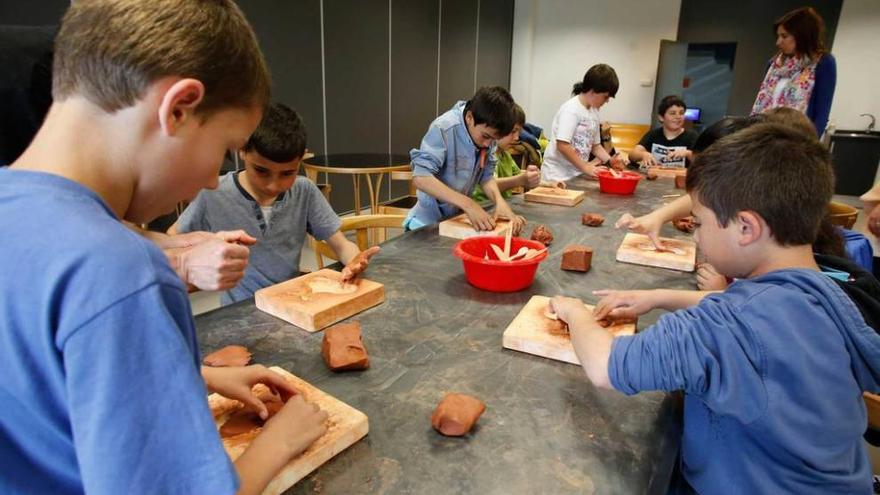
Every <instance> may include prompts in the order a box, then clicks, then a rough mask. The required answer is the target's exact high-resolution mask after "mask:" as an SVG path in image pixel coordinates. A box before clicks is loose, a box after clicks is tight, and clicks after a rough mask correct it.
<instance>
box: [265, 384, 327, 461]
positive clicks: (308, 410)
mask: <svg viewBox="0 0 880 495" xmlns="http://www.w3.org/2000/svg"><path fill="white" fill-rule="evenodd" d="M326 422H327V412H326V411H322V410H321V409H320V408H319V407H318V406H317V404H309V403H308V402H306V401H305V400H304V399H303V397H302V396H301V395H297V396H295V397H293V398H291V399H290V400H288V401H287V403H286V404H284V407H282V408H281V410H280V411H278V412H277V413H276V414H275V415H274V416H272V419H270V420H269V421H267V422H266V425H265V426H264V427H263V431H261V432H260V434H259V435H258V438H260V437H262V438H261V440H264V439H265V440H269V441H272V442H281V444H282V446H283V448H284V451H285V452H286V453H287V455H288V459H289V458H292V457H295V456H297V455H299V454H300V453H302V452H303V451H304V450H306V449H307V448H309V445H311V444H313V443H314V442H315V440H317V439H319V438H321V436H322V435H324V433H326V432H327V425H326Z"/></svg>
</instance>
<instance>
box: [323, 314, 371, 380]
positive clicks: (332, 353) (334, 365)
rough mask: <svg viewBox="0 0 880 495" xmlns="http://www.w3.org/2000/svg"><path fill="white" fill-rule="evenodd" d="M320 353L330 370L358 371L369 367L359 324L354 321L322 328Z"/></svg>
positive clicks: (368, 359)
mask: <svg viewBox="0 0 880 495" xmlns="http://www.w3.org/2000/svg"><path fill="white" fill-rule="evenodd" d="M321 354H322V355H323V356H324V363H326V364H327V367H328V368H330V370H331V371H358V370H365V369H367V368H369V367H370V358H369V357H368V356H367V348H366V347H364V339H363V338H362V337H361V324H360V323H359V322H356V321H353V322H351V323H340V324H338V325H333V326H332V327H330V328H328V329H327V330H324V341H323V343H322V344H321Z"/></svg>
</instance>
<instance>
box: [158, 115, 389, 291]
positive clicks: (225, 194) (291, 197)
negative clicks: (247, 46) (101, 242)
mask: <svg viewBox="0 0 880 495" xmlns="http://www.w3.org/2000/svg"><path fill="white" fill-rule="evenodd" d="M305 150H306V128H305V124H303V121H302V119H300V117H299V115H298V114H297V113H296V112H295V111H294V110H292V109H291V108H289V107H287V106H285V105H283V104H281V103H273V104H272V105H269V107H268V108H267V109H266V113H265V115H263V119H262V121H261V122H260V125H259V126H258V127H257V130H256V131H254V133H253V134H252V135H251V137H250V138H249V139H248V142H247V144H245V145H244V147H243V148H242V149H240V150H239V151H238V156H239V158H240V159H241V161H242V162H243V163H244V171H241V172H230V173H228V174H226V175H225V176H223V178H222V179H221V180H220V186H219V187H218V188H217V189H214V190H210V191H209V190H204V191H202V192H200V193H199V195H198V196H197V197H196V199H195V201H193V202H192V203H190V205H189V206H188V207H187V208H186V210H185V211H184V212H183V214H182V215H181V216H180V218H179V219H178V220H177V222H175V224H174V225H172V226H171V228H170V229H168V233H169V234H177V233H179V232H193V231H202V230H203V231H209V232H217V231H227V230H236V229H241V230H244V231H245V232H246V233H247V234H248V235H250V236H252V237H253V238H254V239H256V243H255V244H254V245H253V246H251V248H250V256H249V259H248V264H247V268H246V269H245V273H244V277H243V278H242V280H241V281H240V282H239V283H238V284H236V285H235V287H232V288H231V289H229V290H228V291H226V292H224V293H223V295H222V296H221V301H220V302H221V303H222V304H230V303H233V302H237V301H241V300H243V299H247V298H250V297H253V295H254V292H256V291H257V290H259V289H262V288H263V287H268V286H270V285H274V284H277V283H279V282H283V281H285V280H288V279H290V278H293V277H296V276H298V275H299V273H300V272H299V261H300V254H301V253H302V247H303V244H304V243H305V241H306V234H311V235H312V236H313V237H314V238H315V239H317V240H319V241H325V240H326V241H327V244H329V245H330V247H331V248H332V249H333V251H334V252H335V253H336V256H337V258H339V259H340V260H341V261H342V262H343V263H345V264H346V266H345V268H343V270H342V275H343V279H344V280H348V279H350V278H353V277H355V276H357V275H358V274H359V273H361V272H363V271H364V270H365V269H366V268H367V265H368V264H369V261H370V258H371V257H372V256H373V255H374V254H376V253H377V252H378V251H379V247H378V246H374V247H371V248H370V249H367V250H365V251H363V252H361V251H360V249H358V246H357V244H355V243H353V242H351V241H349V240H348V239H347V238H346V237H345V234H343V233H342V232H340V230H339V227H340V225H341V221H340V220H339V217H338V216H337V215H336V213H334V212H333V208H331V207H330V204H329V203H327V200H326V199H325V198H324V195H323V194H321V192H320V191H319V190H318V188H317V186H315V184H314V183H313V182H312V181H310V180H309V179H307V178H305V177H300V176H299V167H300V164H301V162H302V157H303V154H304V153H305Z"/></svg>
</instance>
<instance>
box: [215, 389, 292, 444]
mask: <svg viewBox="0 0 880 495" xmlns="http://www.w3.org/2000/svg"><path fill="white" fill-rule="evenodd" d="M260 399H261V400H262V401H263V404H265V405H266V410H268V412H269V416H268V417H267V418H266V421H268V420H269V418H271V417H272V416H274V415H275V414H276V413H278V411H280V410H281V408H282V407H284V402H282V401H281V398H280V397H278V396H277V395H265V396H261V397H260ZM266 421H263V418H261V417H260V415H259V414H257V413H256V412H254V411H252V410H250V409H246V408H241V409H238V410H236V411H235V412H233V413H232V414H230V415H229V418H228V419H227V420H226V422H225V423H223V426H221V427H220V436H221V437H224V438H226V437H234V436H238V435H244V434H245V433H251V432H254V431H255V430H257V429H258V428H262V427H263V425H265V424H266Z"/></svg>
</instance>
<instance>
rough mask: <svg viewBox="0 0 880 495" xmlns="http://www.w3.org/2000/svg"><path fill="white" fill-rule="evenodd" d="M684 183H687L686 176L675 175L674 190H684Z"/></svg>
mask: <svg viewBox="0 0 880 495" xmlns="http://www.w3.org/2000/svg"><path fill="white" fill-rule="evenodd" d="M685 182H687V176H686V175H676V176H675V188H676V189H684V188H685Z"/></svg>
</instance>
